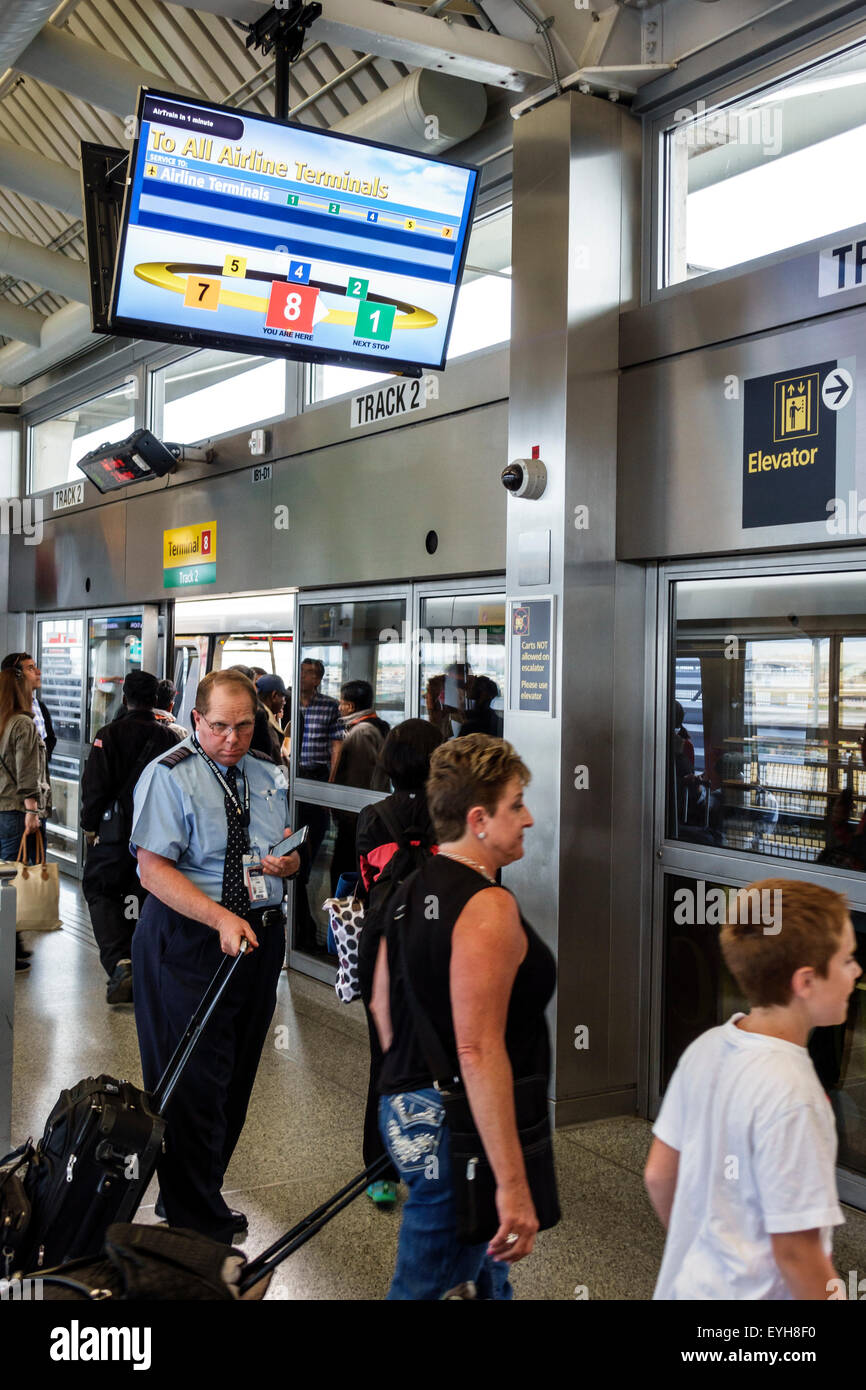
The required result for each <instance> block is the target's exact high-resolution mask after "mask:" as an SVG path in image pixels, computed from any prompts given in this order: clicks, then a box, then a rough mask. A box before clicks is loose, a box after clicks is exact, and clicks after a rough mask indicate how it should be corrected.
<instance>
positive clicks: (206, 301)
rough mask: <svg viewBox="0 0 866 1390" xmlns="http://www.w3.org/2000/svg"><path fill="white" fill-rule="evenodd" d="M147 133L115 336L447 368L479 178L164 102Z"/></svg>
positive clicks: (137, 169)
mask: <svg viewBox="0 0 866 1390" xmlns="http://www.w3.org/2000/svg"><path fill="white" fill-rule="evenodd" d="M138 122H139V124H138V138H137V141H136V145H135V149H134V151H133V156H132V160H131V162H130V175H129V183H128V187H127V191H126V201H125V204H124V219H123V228H122V234H121V239H120V246H119V253H118V258H117V265H116V267H115V276H114V290H113V295H112V314H111V323H112V328H113V331H114V332H115V333H124V334H129V335H130V336H136V337H145V338H156V339H158V340H159V341H161V342H182V343H187V344H194V345H201V344H207V345H208V346H211V347H213V346H217V347H219V346H222V347H225V348H227V349H231V350H234V351H237V350H238V349H239V348H240V350H242V351H243V350H246V351H253V352H257V353H263V352H269V353H271V354H273V355H275V356H285V357H298V358H302V359H306V360H309V361H316V362H323V361H325V362H326V361H331V362H339V363H343V364H347V363H358V362H360V361H363V363H364V364H365V365H368V366H369V365H371V364H373V363H374V362H377V361H378V362H381V363H382V370H383V371H385V372H387V371H389V370H401V369H408V370H413V369H417V368H424V367H432V368H439V369H441V368H442V367H444V366H445V358H446V352H447V347H448V338H449V334H450V330H451V321H452V318H453V312H454V305H455V300H456V297H457V291H458V289H459V287H460V277H461V274H462V271H463V262H464V259H465V251H466V243H467V239H468V233H469V229H470V227H471V224H472V213H473V208H474V203H475V194H476V184H477V180H478V171H477V170H476V169H473V168H470V167H469V166H467V165H461V164H450V163H447V162H445V161H443V160H440V159H433V158H428V157H425V156H423V155H419V154H415V153H410V152H407V151H403V150H397V149H393V148H391V147H389V146H383V145H377V144H372V143H370V142H369V141H366V140H358V139H355V138H350V137H348V136H339V135H334V134H331V133H327V132H321V131H316V130H313V129H310V128H309V127H307V126H300V125H294V124H289V123H286V122H283V121H276V120H270V119H268V118H266V117H261V116H250V115H248V114H247V113H246V112H243V111H236V110H234V109H233V108H231V107H226V106H211V105H208V104H205V103H202V102H197V101H191V100H187V99H186V98H181V97H177V96H170V95H163V94H161V93H157V92H154V91H152V90H145V91H143V92H142V94H141V99H140V102H139V110H138Z"/></svg>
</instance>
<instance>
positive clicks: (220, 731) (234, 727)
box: [196, 710, 255, 738]
mask: <svg viewBox="0 0 866 1390" xmlns="http://www.w3.org/2000/svg"><path fill="white" fill-rule="evenodd" d="M196 714H197V715H198V717H199V719H203V720H204V722H205V724H207V726H208V728H209V729H210V731H211V733H212V734H213V736H214V738H228V736H229V734H237V736H238V738H243V737H244V735H245V734H249V733H251V732H252V730H253V729H254V728H255V720H254V719H244V720H242V721H241V723H240V724H220V723H219V721H217V723H216V724H212V723H211V722H210V720H209V719H205V716H204V715H203V714H202V712H201V710H196Z"/></svg>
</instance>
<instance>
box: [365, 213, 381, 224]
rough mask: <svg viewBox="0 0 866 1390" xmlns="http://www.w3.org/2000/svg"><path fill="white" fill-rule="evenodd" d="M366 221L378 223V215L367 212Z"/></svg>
mask: <svg viewBox="0 0 866 1390" xmlns="http://www.w3.org/2000/svg"><path fill="white" fill-rule="evenodd" d="M367 221H368V222H378V221H379V214H378V212H372V211H371V212H368V213H367Z"/></svg>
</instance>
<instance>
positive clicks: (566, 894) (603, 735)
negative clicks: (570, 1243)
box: [504, 94, 645, 1124]
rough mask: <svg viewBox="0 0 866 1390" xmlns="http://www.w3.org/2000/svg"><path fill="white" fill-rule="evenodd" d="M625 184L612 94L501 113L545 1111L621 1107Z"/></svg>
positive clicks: (517, 572)
mask: <svg viewBox="0 0 866 1390" xmlns="http://www.w3.org/2000/svg"><path fill="white" fill-rule="evenodd" d="M639 195H640V128H639V124H638V122H637V121H635V120H633V118H631V117H630V116H629V115H628V113H627V112H625V111H622V110H620V109H619V108H618V107H616V106H614V105H612V104H611V103H609V102H605V101H601V100H599V99H597V98H594V97H590V96H580V95H577V94H574V95H571V94H569V95H565V96H563V97H560V98H559V99H558V100H555V101H552V102H549V103H548V104H547V105H546V106H543V107H541V108H540V109H539V110H538V111H536V112H534V113H532V114H531V115H529V116H525V117H523V118H522V119H520V120H519V121H518V122H517V123H516V126H515V140H514V232H513V267H514V270H513V275H514V280H513V283H514V299H513V310H512V335H511V402H510V418H509V450H510V453H509V457H510V458H511V459H514V458H526V457H529V455H530V450H531V448H532V446H533V445H538V446H539V448H540V453H541V458H542V460H543V461H544V463H545V464H546V466H547V470H548V483H547V489H546V491H545V493H544V495H543V497H541V498H540V499H539V500H537V501H529V500H526V499H523V498H510V499H509V502H508V545H507V567H506V584H507V591H508V595H509V597H512V598H513V597H521V598H531V597H533V595H544V594H549V593H550V594H553V595H555V600H556V634H557V644H556V676H557V678H556V695H555V712H554V717H553V718H545V717H544V716H543V715H539V714H521V713H515V712H511V711H510V710H509V712H508V714H507V716H506V721H505V736H506V738H508V739H510V740H511V741H512V742H513V743H514V744H515V746H516V747H517V749H518V751H519V752H520V754H521V755H522V756H523V758H524V759H525V761H526V762H527V763H528V765H529V767H530V769H531V771H532V774H533V781H532V784H531V785H530V787H529V789H528V792H527V801H528V804H529V807H530V809H531V811H532V813H533V815H534V816H535V818H536V824H535V829H534V830H531V831H529V832H528V834H527V837H526V844H527V853H526V856H525V858H524V859H523V860H522V861H521V862H520V863H519V864H517V865H515V866H514V867H513V868H511V869H509V870H507V871H506V875H505V879H504V881H505V882H506V884H507V885H508V886H509V887H511V888H513V889H514V891H515V892H516V893H517V895H518V898H519V900H520V903H521V906H522V908H523V911H524V913H525V915H526V917H527V918H528V920H530V921H531V922H532V923H533V924H534V925H535V926H536V928H537V929H538V930H540V931H541V933H542V934H543V935H544V937H545V939H546V940H547V941H548V943H549V944H550V945H551V947H552V949H553V950H554V951H555V953H556V956H557V960H558V972H559V977H558V985H557V993H556V999H555V1008H554V1010H553V1012H552V1020H551V1021H552V1027H553V1031H554V1055H555V1060H554V1070H553V1090H552V1094H553V1097H554V1101H555V1115H556V1121H557V1123H558V1124H567V1123H570V1122H573V1121H576V1120H581V1119H592V1118H596V1117H599V1116H603V1115H610V1114H617V1113H629V1112H631V1113H633V1112H634V1111H635V1108H636V1085H637V1080H638V1008H639V997H638V983H639V953H640V925H639V924H640V912H641V872H642V870H641V835H642V821H643V811H642V788H643V785H644V781H645V778H644V774H643V746H644V744H643V737H642V729H643V720H644V715H645V710H644V696H643V664H644V663H643V650H644V641H645V638H644V621H645V618H644V612H645V600H644V594H645V575H644V572H643V571H642V570H641V569H639V568H637V567H634V566H626V565H620V566H618V565H617V564H616V561H615V549H614V547H615V535H616V529H615V519H616V517H615V506H616V460H617V391H618V371H617V364H618V344H619V314H620V310H621V308H623V307H625V306H626V305H627V304H628V302H629V299H630V297H631V295H632V293H633V286H635V287H636V286H637V283H638V269H639V267H638V265H637V254H636V239H637V238H636V233H637V230H638V228H637V221H638V217H639ZM577 508H587V509H588V511H587V513H586V514H585V515H584V514H583V513H582V512H578V511H576V509H577ZM584 521H585V525H584V524H583V523H584ZM547 533H549V551H550V572H549V575H548V574H546V573H545V572H544V564H543V563H542V564H541V566H540V568H539V563H538V557H539V556H544V554H545V551H546V541H547ZM582 767H585V768H586V769H587V771H586V775H585V777H584V774H582V773H581V772H579V771H576V769H579V768H582ZM586 779H588V785H587V786H585V787H583V786H580V787H578V786H576V785H575V783H576V782H578V783H582V782H583V781H584V780H586Z"/></svg>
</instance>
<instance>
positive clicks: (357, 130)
mask: <svg viewBox="0 0 866 1390" xmlns="http://www.w3.org/2000/svg"><path fill="white" fill-rule="evenodd" d="M486 115H487V92H486V90H485V89H484V87H483V86H482V85H481V84H480V83H479V82H466V81H464V79H463V78H461V77H449V76H448V74H447V73H444V72H433V71H432V70H431V69H430V68H417V69H416V70H415V72H412V73H410V74H409V76H408V77H404V79H403V81H402V82H398V83H397V85H396V86H394V87H389V88H388V90H387V91H385V92H382V94H381V96H378V97H375V98H374V99H373V100H372V101H368V102H367V104H366V106H361V107H360V108H359V109H358V110H357V111H353V112H352V114H351V116H346V117H345V119H344V120H342V121H338V122H337V124H336V125H334V126H332V127H331V128H332V129H333V130H337V131H339V132H340V134H341V135H360V136H363V138H364V139H365V140H382V141H383V142H385V143H386V144H388V145H399V146H400V147H401V148H402V149H405V150H417V151H418V152H419V153H420V154H440V153H441V152H442V150H447V149H450V148H451V146H452V145H458V144H460V142H461V141H462V140H468V139H469V137H470V135H476V134H477V133H478V131H479V130H480V129H481V127H482V126H483V124H484V118H485V116H486Z"/></svg>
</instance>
